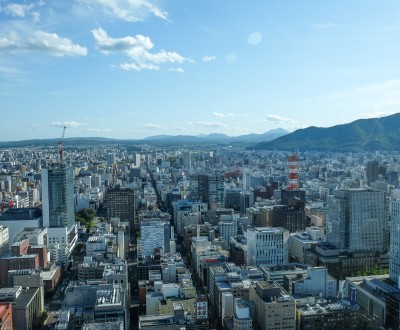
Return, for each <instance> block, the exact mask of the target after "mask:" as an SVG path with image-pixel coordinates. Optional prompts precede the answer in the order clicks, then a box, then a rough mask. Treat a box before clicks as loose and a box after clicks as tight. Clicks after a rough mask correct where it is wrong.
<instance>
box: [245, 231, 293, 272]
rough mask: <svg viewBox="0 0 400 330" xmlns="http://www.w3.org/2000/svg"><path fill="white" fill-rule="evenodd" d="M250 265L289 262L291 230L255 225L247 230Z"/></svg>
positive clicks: (248, 262) (248, 260)
mask: <svg viewBox="0 0 400 330" xmlns="http://www.w3.org/2000/svg"><path fill="white" fill-rule="evenodd" d="M246 238H247V264H248V265H249V266H259V265H279V264H285V263H288V253H289V243H288V240H289V231H287V230H286V229H284V228H270V227H253V228H249V229H248V230H247V232H246Z"/></svg>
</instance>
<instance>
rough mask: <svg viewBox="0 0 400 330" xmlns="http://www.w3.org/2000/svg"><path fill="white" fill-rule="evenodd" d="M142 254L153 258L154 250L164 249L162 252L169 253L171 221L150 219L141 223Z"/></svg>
mask: <svg viewBox="0 0 400 330" xmlns="http://www.w3.org/2000/svg"><path fill="white" fill-rule="evenodd" d="M140 237H141V254H142V256H145V257H146V256H151V255H153V254H154V249H156V248H162V251H163V252H164V253H165V252H169V241H170V238H171V229H170V224H169V221H165V220H160V219H149V220H143V221H141V222H140Z"/></svg>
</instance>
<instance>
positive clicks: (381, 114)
mask: <svg viewBox="0 0 400 330" xmlns="http://www.w3.org/2000/svg"><path fill="white" fill-rule="evenodd" d="M395 113H396V111H375V112H372V113H363V114H361V118H364V119H370V118H381V117H386V116H390V115H393V114H395Z"/></svg>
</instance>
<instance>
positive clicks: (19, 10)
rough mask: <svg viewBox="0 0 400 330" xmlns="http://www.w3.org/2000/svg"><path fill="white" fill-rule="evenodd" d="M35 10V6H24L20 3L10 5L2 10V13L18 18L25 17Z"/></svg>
mask: <svg viewBox="0 0 400 330" xmlns="http://www.w3.org/2000/svg"><path fill="white" fill-rule="evenodd" d="M32 9H33V4H30V5H22V4H19V3H9V4H7V5H5V6H4V7H2V8H1V11H2V12H4V13H6V14H8V15H11V16H16V17H25V16H26V15H27V13H28V12H30V11H31V10H32Z"/></svg>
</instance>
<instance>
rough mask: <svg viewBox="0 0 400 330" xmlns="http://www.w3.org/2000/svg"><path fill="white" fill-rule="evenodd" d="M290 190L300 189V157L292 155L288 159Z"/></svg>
mask: <svg viewBox="0 0 400 330" xmlns="http://www.w3.org/2000/svg"><path fill="white" fill-rule="evenodd" d="M287 173H288V190H295V189H298V188H299V156H297V155H296V154H292V155H290V156H289V157H288V164H287Z"/></svg>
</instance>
